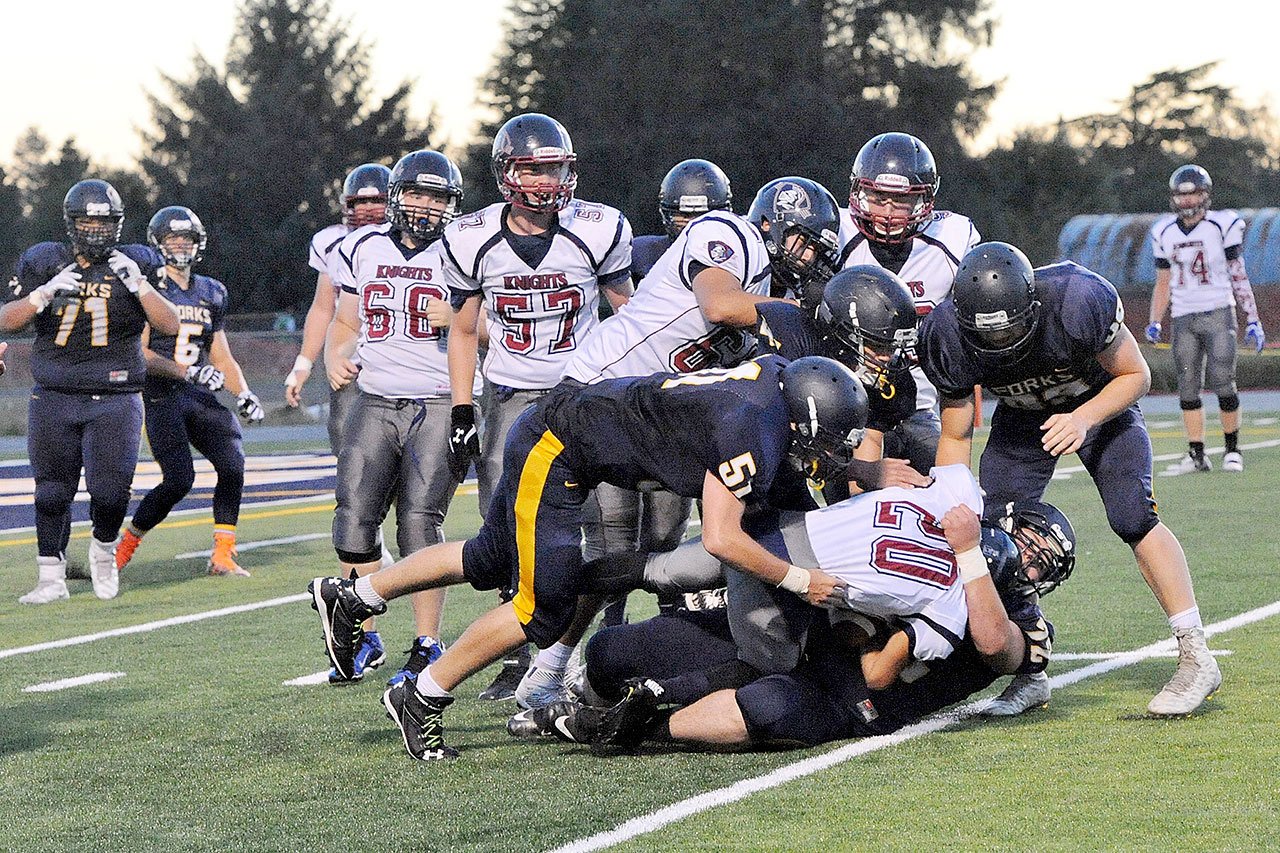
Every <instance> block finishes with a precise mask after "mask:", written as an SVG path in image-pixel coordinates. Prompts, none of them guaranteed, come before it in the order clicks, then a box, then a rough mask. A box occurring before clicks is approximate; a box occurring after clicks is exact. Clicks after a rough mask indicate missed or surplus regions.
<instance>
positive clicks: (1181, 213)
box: [1169, 163, 1213, 219]
mask: <svg viewBox="0 0 1280 853" xmlns="http://www.w3.org/2000/svg"><path fill="white" fill-rule="evenodd" d="M1211 192H1213V178H1211V177H1209V173H1208V172H1206V171H1205V170H1204V169H1202V168H1200V167H1199V166H1197V165H1195V164H1194V163H1188V164H1187V165H1185V166H1179V167H1178V168H1177V169H1175V170H1174V172H1173V174H1172V175H1170V176H1169V208H1170V209H1171V210H1172V211H1173V212H1174V213H1176V214H1178V218H1179V219H1195V218H1196V217H1197V216H1200V215H1201V214H1203V213H1205V212H1207V211H1208V210H1209V193H1211Z"/></svg>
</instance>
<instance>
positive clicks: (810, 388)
mask: <svg viewBox="0 0 1280 853" xmlns="http://www.w3.org/2000/svg"><path fill="white" fill-rule="evenodd" d="M779 384H780V385H781V386H782V396H783V399H784V401H785V402H786V406H787V417H788V418H789V419H790V422H791V433H792V437H793V438H792V442H791V448H790V450H789V451H788V454H789V456H790V457H791V458H792V459H793V460H794V461H795V462H796V463H798V464H799V466H800V469H801V470H802V471H804V473H805V476H807V477H808V478H809V479H811V480H813V481H814V482H816V483H825V482H827V481H828V480H830V481H833V482H834V481H837V480H839V479H841V478H844V477H846V476H848V475H847V472H848V469H849V463H850V462H851V461H852V460H853V451H854V448H856V447H857V446H858V445H859V444H861V443H862V436H863V433H864V432H865V431H866V425H867V414H868V403H867V392H866V389H865V388H863V387H862V383H861V382H860V381H858V378H857V377H856V376H854V375H853V371H851V370H849V368H847V367H845V366H844V365H843V364H840V363H839V362H838V361H833V360H832V359H829V358H824V357H822V356H819V355H811V356H806V357H804V358H798V359H796V360H795V361H793V362H791V363H790V364H788V365H787V366H786V367H784V368H783V369H782V375H781V377H780V379H779Z"/></svg>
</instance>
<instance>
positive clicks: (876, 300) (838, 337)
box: [814, 264, 916, 384]
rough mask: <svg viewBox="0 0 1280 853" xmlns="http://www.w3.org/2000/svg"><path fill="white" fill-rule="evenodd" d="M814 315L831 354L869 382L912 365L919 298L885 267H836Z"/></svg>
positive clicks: (868, 265)
mask: <svg viewBox="0 0 1280 853" xmlns="http://www.w3.org/2000/svg"><path fill="white" fill-rule="evenodd" d="M814 319H815V320H816V321H817V324H818V331H819V334H820V335H821V336H822V341H823V343H824V344H825V345H826V347H827V352H828V354H829V355H830V356H831V357H832V358H834V359H836V360H837V361H839V362H840V363H841V364H844V365H847V366H848V367H850V368H851V369H853V370H854V372H856V373H857V374H858V375H859V377H860V378H862V379H863V381H864V382H867V383H868V384H876V383H878V382H880V380H881V377H884V376H887V375H888V374H895V373H899V372H901V371H903V370H907V369H908V368H909V367H910V366H911V350H912V349H914V348H915V345H916V305H915V301H914V300H913V299H912V298H911V292H910V291H909V290H907V285H906V284H905V283H904V282H903V281H902V279H900V278H898V276H896V275H894V274H893V273H891V272H889V271H888V270H886V269H884V268H883V267H878V266H874V265H871V264H863V265H859V266H853V267H849V268H848V269H845V270H841V271H840V272H838V273H836V274H835V275H834V276H833V277H832V278H831V281H829V282H827V286H826V288H825V289H824V290H823V291H822V301H821V302H820V303H819V304H818V308H817V311H816V312H815V318H814Z"/></svg>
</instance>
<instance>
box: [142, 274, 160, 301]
mask: <svg viewBox="0 0 1280 853" xmlns="http://www.w3.org/2000/svg"><path fill="white" fill-rule="evenodd" d="M155 292H156V289H155V288H154V287H152V286H151V282H149V281H147V280H146V279H145V278H144V279H143V280H142V283H141V284H139V285H138V298H139V299H141V298H142V297H144V296H146V295H147V294H148V293H155Z"/></svg>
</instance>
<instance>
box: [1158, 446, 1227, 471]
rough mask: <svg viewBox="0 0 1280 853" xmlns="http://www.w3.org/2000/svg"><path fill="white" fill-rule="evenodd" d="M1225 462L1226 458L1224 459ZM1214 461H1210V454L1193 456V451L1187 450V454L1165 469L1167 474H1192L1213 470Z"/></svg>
mask: <svg viewBox="0 0 1280 853" xmlns="http://www.w3.org/2000/svg"><path fill="white" fill-rule="evenodd" d="M1224 462H1225V460H1224ZM1212 470H1213V463H1212V462H1210V461H1209V457H1208V456H1193V455H1191V451H1189V450H1188V451H1187V455H1186V456H1183V457H1182V458H1181V459H1179V460H1178V461H1177V462H1175V463H1173V464H1172V465H1170V466H1169V467H1168V468H1166V469H1165V473H1166V474H1192V473H1195V472H1196V471H1212Z"/></svg>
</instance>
